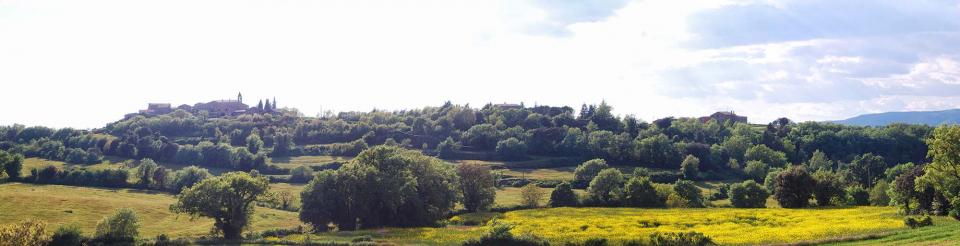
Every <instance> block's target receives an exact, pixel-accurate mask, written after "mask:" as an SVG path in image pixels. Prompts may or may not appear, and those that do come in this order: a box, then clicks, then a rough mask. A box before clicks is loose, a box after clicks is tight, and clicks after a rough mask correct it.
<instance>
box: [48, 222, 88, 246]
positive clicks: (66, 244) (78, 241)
mask: <svg viewBox="0 0 960 246" xmlns="http://www.w3.org/2000/svg"><path fill="white" fill-rule="evenodd" d="M84 240H85V239H84V237H83V233H82V232H81V231H80V227H79V226H77V225H75V224H70V225H60V227H58V228H57V230H56V231H54V232H53V237H51V238H50V244H49V245H50V246H79V245H83V241H84Z"/></svg>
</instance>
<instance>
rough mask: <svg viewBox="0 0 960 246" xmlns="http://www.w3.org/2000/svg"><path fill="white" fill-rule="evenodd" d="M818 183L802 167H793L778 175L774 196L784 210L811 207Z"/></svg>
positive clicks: (775, 181)
mask: <svg viewBox="0 0 960 246" xmlns="http://www.w3.org/2000/svg"><path fill="white" fill-rule="evenodd" d="M815 185H816V181H815V180H813V177H811V176H810V174H808V173H807V170H805V169H803V168H801V167H793V168H790V169H789V170H787V171H784V172H782V173H780V174H779V175H777V177H776V179H775V180H774V187H775V188H774V196H775V197H776V198H777V202H779V203H780V206H781V207H784V208H802V207H806V206H808V205H809V203H810V202H809V201H810V196H811V195H812V194H813V189H814V187H815Z"/></svg>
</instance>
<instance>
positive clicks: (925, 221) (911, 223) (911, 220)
mask: <svg viewBox="0 0 960 246" xmlns="http://www.w3.org/2000/svg"><path fill="white" fill-rule="evenodd" d="M903 224H904V225H906V226H907V227H910V228H914V229H915V228H920V227H925V226H931V225H933V218H930V216H929V215H924V216H923V217H913V216H911V217H907V218H905V219H903Z"/></svg>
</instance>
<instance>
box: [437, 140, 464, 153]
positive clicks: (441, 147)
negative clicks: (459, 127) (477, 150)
mask: <svg viewBox="0 0 960 246" xmlns="http://www.w3.org/2000/svg"><path fill="white" fill-rule="evenodd" d="M458 150H460V144H457V142H456V141H453V138H451V137H447V139H446V140H443V142H440V143H439V144H437V157H440V158H450V157H453V154H454V153H455V152H456V151H458Z"/></svg>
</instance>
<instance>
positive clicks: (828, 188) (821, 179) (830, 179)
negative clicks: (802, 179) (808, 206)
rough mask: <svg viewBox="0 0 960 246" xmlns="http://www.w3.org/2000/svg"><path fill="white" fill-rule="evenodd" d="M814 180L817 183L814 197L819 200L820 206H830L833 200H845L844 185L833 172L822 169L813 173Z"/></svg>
mask: <svg viewBox="0 0 960 246" xmlns="http://www.w3.org/2000/svg"><path fill="white" fill-rule="evenodd" d="M813 180H814V181H816V186H814V188H813V196H814V198H816V199H817V205H818V206H821V207H823V206H829V205H830V200H832V199H833V198H843V194H844V193H843V186H842V185H843V184H841V183H840V178H839V177H837V175H836V174H834V173H833V172H830V171H827V170H824V169H821V170H820V171H817V172H815V173H813Z"/></svg>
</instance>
